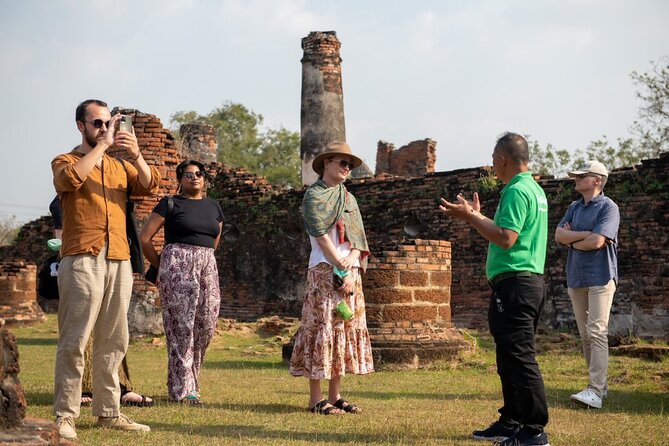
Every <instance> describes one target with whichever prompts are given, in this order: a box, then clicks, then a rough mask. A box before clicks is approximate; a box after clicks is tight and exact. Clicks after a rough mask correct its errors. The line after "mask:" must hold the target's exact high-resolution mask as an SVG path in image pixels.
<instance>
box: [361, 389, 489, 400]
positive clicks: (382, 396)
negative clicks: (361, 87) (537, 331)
mask: <svg viewBox="0 0 669 446" xmlns="http://www.w3.org/2000/svg"><path fill="white" fill-rule="evenodd" d="M350 394H351V395H356V396H361V397H364V398H370V399H375V400H396V399H402V398H410V399H416V400H421V399H422V400H495V399H500V398H501V394H497V393H477V394H473V393H415V392H366V391H355V392H350Z"/></svg>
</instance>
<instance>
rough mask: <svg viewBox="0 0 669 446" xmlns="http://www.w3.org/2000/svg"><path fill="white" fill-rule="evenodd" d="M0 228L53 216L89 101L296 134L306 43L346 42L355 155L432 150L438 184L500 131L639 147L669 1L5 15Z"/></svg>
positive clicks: (477, 162) (39, 6) (227, 1)
mask: <svg viewBox="0 0 669 446" xmlns="http://www.w3.org/2000/svg"><path fill="white" fill-rule="evenodd" d="M0 11H1V13H0V67H1V68H0V135H2V138H1V139H0V154H1V158H0V163H1V164H2V165H4V166H5V167H6V169H4V172H3V174H2V175H0V190H2V194H1V195H0V218H3V217H4V218H7V217H9V216H12V215H15V216H16V218H17V219H18V220H19V221H28V220H31V219H34V218H38V217H39V216H42V215H48V205H49V202H50V201H51V199H52V198H53V196H54V193H55V192H54V189H53V183H52V175H51V168H50V162H51V160H52V159H53V157H54V156H56V155H58V154H59V153H63V152H67V151H69V150H71V149H72V148H73V147H74V146H76V145H77V144H79V143H80V142H81V135H80V133H79V132H78V131H77V129H76V125H75V122H74V110H75V108H76V106H77V104H78V103H79V102H81V101H82V100H84V99H88V98H98V99H102V100H104V101H106V102H108V103H109V105H110V106H111V107H114V106H121V107H127V108H135V109H138V110H140V111H142V112H145V113H151V114H154V115H156V116H158V117H159V118H160V119H161V121H162V123H163V125H164V126H165V127H168V126H169V123H170V116H171V115H172V114H173V113H175V112H177V111H182V110H195V111H197V112H199V113H201V114H206V113H208V112H210V111H211V110H213V109H214V108H216V107H218V106H220V105H221V104H222V103H223V102H225V101H233V102H239V103H242V104H244V105H245V106H246V107H248V108H249V109H251V110H253V111H254V112H256V113H260V114H262V115H263V116H264V118H265V125H266V126H267V127H270V128H278V127H281V126H283V127H285V128H287V129H290V130H293V131H298V132H299V130H300V95H301V74H302V71H301V70H302V68H301V63H300V59H301V57H302V49H301V46H300V41H301V39H302V38H303V37H305V36H306V35H307V34H308V33H309V32H310V31H330V30H334V31H336V32H337V37H338V38H339V40H340V41H341V43H342V47H341V57H342V59H343V62H342V77H343V88H344V109H345V115H346V133H347V140H348V142H349V144H350V145H351V147H352V148H353V151H354V153H356V154H358V155H359V156H361V158H363V159H364V160H365V161H366V162H367V164H368V165H369V166H370V167H371V168H372V169H373V168H374V164H375V159H376V147H377V142H378V141H379V140H384V141H389V142H392V143H394V144H395V147H397V148H399V147H401V146H402V145H404V144H407V143H409V142H411V141H414V140H418V139H425V138H431V139H434V140H436V141H437V163H436V169H437V170H438V171H448V170H454V169H459V168H466V167H476V166H481V165H486V164H490V163H491V159H490V154H491V152H492V146H493V145H494V142H495V140H496V138H497V137H498V136H499V135H500V134H501V133H503V132H504V131H514V132H518V133H522V134H525V135H529V136H530V138H531V139H534V140H537V141H539V142H540V143H541V144H542V145H545V144H547V143H551V144H553V145H554V146H555V147H557V148H559V149H568V150H572V151H573V150H576V149H583V148H585V147H586V146H587V145H588V143H589V142H591V141H593V140H596V139H598V138H600V137H601V136H602V135H606V136H607V137H608V138H609V140H610V141H615V140H616V139H617V138H619V137H626V136H629V135H630V131H629V128H630V126H631V124H632V123H633V121H634V120H635V119H636V118H637V114H638V109H639V106H640V105H641V102H640V101H639V100H638V99H637V98H636V95H635V91H636V87H635V85H634V83H633V82H632V80H631V78H630V77H629V75H630V73H631V72H632V71H638V72H645V71H648V70H650V68H651V67H652V65H651V61H654V60H658V59H660V58H661V57H663V56H667V55H669V26H667V23H669V2H667V1H664V0H656V1H654V0H637V1H632V0H578V1H577V0H468V1H454V0H449V1H446V0H442V1H439V0H435V1H431V0H421V1H413V2H409V1H393V0H384V1H361V0H357V1H354V0H340V1H336V2H334V1H321V0H314V1H307V0H274V1H271V0H114V1H107V0H86V1H84V0H48V1H47V0H44V1H39V0H21V1H16V0H11V1H10V0H0Z"/></svg>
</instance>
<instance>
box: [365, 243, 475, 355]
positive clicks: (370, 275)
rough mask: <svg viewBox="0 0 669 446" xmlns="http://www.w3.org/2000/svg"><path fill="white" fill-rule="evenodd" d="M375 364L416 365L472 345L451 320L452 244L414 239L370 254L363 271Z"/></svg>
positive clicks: (456, 353)
mask: <svg viewBox="0 0 669 446" xmlns="http://www.w3.org/2000/svg"><path fill="white" fill-rule="evenodd" d="M363 289H364V290H365V306H366V312H367V326H368V328H369V335H370V338H371V341H372V347H373V348H372V354H373V355H374V364H375V365H376V367H377V368H386V367H387V366H393V367H398V366H399V367H402V368H419V367H424V366H427V365H429V364H430V363H432V361H433V360H435V359H443V358H452V357H456V356H457V355H458V353H459V352H460V351H462V350H463V349H471V348H473V347H472V345H471V344H469V343H468V342H466V341H465V340H464V339H463V338H462V335H461V334H460V332H459V331H457V330H456V329H455V328H454V326H453V324H452V322H451V305H450V303H451V244H450V243H449V242H447V241H444V240H419V239H414V240H410V241H406V242H403V244H401V245H399V246H397V247H396V248H395V249H391V248H388V249H387V250H385V251H382V252H381V253H380V255H378V256H375V257H372V258H371V259H370V263H369V269H368V271H367V273H366V274H364V275H363Z"/></svg>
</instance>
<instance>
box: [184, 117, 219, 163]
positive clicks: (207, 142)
mask: <svg viewBox="0 0 669 446" xmlns="http://www.w3.org/2000/svg"><path fill="white" fill-rule="evenodd" d="M179 135H180V136H181V146H180V155H181V159H184V160H186V159H194V160H197V161H199V162H201V163H202V164H209V163H215V162H216V161H217V159H216V152H217V150H218V143H217V142H216V129H215V128H214V126H211V125H208V124H200V123H195V122H193V123H190V124H183V125H182V126H181V127H179Z"/></svg>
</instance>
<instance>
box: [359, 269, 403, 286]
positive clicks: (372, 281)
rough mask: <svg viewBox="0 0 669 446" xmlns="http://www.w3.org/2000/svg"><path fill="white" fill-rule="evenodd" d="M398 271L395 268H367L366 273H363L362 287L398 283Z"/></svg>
mask: <svg viewBox="0 0 669 446" xmlns="http://www.w3.org/2000/svg"><path fill="white" fill-rule="evenodd" d="M399 276H400V273H399V271H396V270H382V269H368V270H367V273H366V274H363V276H362V279H363V287H364V288H365V289H368V288H369V287H377V288H380V287H390V286H395V285H398V284H399Z"/></svg>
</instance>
